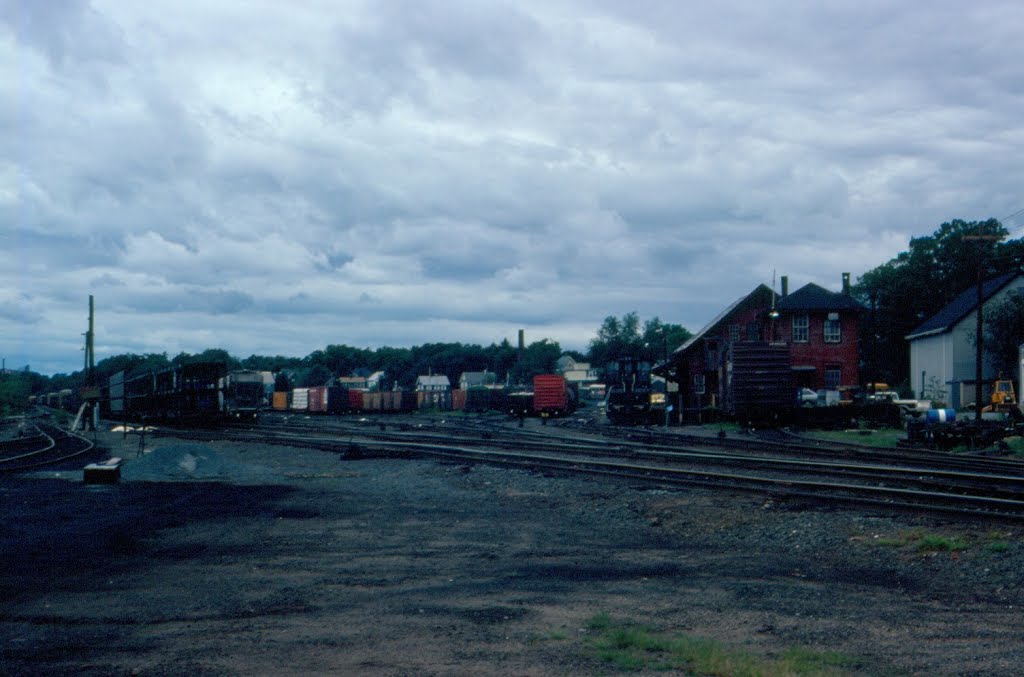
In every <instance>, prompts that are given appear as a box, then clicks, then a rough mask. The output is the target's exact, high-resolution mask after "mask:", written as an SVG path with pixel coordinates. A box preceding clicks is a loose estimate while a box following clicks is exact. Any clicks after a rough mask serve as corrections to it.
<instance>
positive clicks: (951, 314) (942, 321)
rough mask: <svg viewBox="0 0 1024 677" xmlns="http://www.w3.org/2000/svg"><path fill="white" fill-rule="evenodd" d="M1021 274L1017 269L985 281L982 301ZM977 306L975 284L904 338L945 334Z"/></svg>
mask: <svg viewBox="0 0 1024 677" xmlns="http://www.w3.org/2000/svg"><path fill="white" fill-rule="evenodd" d="M1019 276H1020V272H1019V271H1016V270H1015V271H1011V272H1009V273H1006V274H1005V275H1000V276H999V277H995V278H992V279H991V280H986V281H985V282H983V283H982V285H981V298H982V301H981V302H982V303H985V302H986V301H988V300H989V299H990V298H992V297H993V296H995V295H996V294H998V293H999V292H1000V291H1001V290H1002V289H1003V288H1004V287H1006V286H1007V285H1008V284H1010V283H1011V282H1013V281H1014V280H1015V279H1017V277H1019ZM977 307H978V288H977V286H973V287H970V288H969V289H966V290H964V292H963V293H962V294H960V295H959V296H957V297H956V298H955V299H953V300H952V301H950V302H949V303H948V304H947V305H946V307H944V308H943V309H942V310H940V311H939V312H937V313H935V314H934V315H932V316H931V317H930V318H928V319H927V320H925V321H924V322H923V323H922V324H920V325H918V327H917V328H916V329H914V331H912V332H910V333H909V334H907V335H906V336H905V337H904V338H906V340H908V341H913V340H914V339H918V338H923V337H925V336H932V335H935V334H945V333H946V332H948V331H952V329H953V327H955V326H956V325H957V324H959V323H960V321H961V320H963V319H964V318H965V317H967V316H968V315H970V314H971V313H973V312H974V310H975V308H977Z"/></svg>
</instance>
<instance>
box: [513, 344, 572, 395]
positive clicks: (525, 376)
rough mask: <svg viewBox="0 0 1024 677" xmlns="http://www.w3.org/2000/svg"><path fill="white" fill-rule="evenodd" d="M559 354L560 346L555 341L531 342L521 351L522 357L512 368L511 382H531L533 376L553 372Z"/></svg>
mask: <svg viewBox="0 0 1024 677" xmlns="http://www.w3.org/2000/svg"><path fill="white" fill-rule="evenodd" d="M561 356H562V347H561V346H560V345H559V344H558V342H557V341H552V340H551V339H542V340H540V341H535V342H534V343H531V344H530V345H528V346H527V347H526V349H525V350H524V351H523V356H522V359H521V360H519V361H518V362H517V363H516V365H515V367H513V368H512V373H511V380H512V382H513V383H516V384H523V385H526V384H531V383H532V382H533V377H534V376H537V375H539V374H553V373H555V366H556V363H557V362H558V358H559V357H561Z"/></svg>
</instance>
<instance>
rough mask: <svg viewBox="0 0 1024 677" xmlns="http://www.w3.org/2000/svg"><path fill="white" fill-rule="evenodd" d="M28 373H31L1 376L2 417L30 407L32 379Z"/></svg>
mask: <svg viewBox="0 0 1024 677" xmlns="http://www.w3.org/2000/svg"><path fill="white" fill-rule="evenodd" d="M28 373H31V372H12V373H2V374H0V416H10V415H11V414H14V413H16V412H20V411H23V410H24V409H25V408H26V407H27V406H28V397H29V395H30V394H31V393H32V378H31V377H30V376H28Z"/></svg>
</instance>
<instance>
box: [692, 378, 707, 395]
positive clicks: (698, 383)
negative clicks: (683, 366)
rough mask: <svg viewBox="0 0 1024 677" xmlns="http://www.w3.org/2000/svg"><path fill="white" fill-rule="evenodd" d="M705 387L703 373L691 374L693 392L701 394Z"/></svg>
mask: <svg viewBox="0 0 1024 677" xmlns="http://www.w3.org/2000/svg"><path fill="white" fill-rule="evenodd" d="M705 389H706V383H705V380H704V374H694V375H693V394H694V395H703V394H704V392H705Z"/></svg>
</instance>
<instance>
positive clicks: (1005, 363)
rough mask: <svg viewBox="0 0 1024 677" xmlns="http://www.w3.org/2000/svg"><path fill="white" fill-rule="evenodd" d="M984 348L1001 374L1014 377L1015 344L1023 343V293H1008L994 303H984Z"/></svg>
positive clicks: (1016, 356)
mask: <svg viewBox="0 0 1024 677" xmlns="http://www.w3.org/2000/svg"><path fill="white" fill-rule="evenodd" d="M983 321H984V322H985V336H984V338H985V350H986V352H987V353H989V354H990V355H991V356H992V358H993V361H994V366H995V367H996V369H998V370H999V371H1000V372H1002V373H1003V375H1004V376H1008V377H1009V376H1016V373H1015V372H1016V366H1017V359H1018V354H1019V353H1018V351H1019V346H1020V345H1021V344H1022V343H1024V295H1022V294H1009V295H1008V296H1007V297H1006V298H1005V299H1004V300H1003V301H1002V302H1000V303H998V304H996V305H995V306H992V307H989V306H987V305H986V307H985V313H984V318H983Z"/></svg>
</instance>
